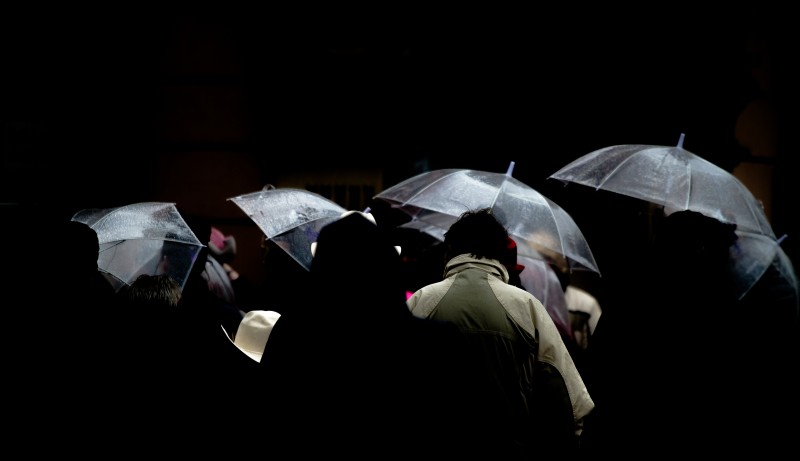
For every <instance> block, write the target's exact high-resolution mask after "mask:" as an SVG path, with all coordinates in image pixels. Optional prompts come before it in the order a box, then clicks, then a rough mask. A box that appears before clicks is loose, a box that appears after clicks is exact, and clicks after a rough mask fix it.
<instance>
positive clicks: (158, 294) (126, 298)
mask: <svg viewBox="0 0 800 461" xmlns="http://www.w3.org/2000/svg"><path fill="white" fill-rule="evenodd" d="M117 297H118V300H119V301H120V303H121V304H123V305H127V306H131V307H138V308H140V309H143V308H152V309H164V308H177V307H178V304H179V302H180V299H181V284H180V283H178V281H177V280H175V279H173V278H172V277H170V276H169V275H167V274H160V275H150V274H142V275H140V276H139V277H137V278H136V280H134V281H133V283H132V284H130V285H126V286H124V287H123V288H122V289H121V290H120V291H119V292H118V293H117Z"/></svg>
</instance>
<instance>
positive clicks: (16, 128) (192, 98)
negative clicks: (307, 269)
mask: <svg viewBox="0 0 800 461" xmlns="http://www.w3.org/2000/svg"><path fill="white" fill-rule="evenodd" d="M750 3H752V5H744V6H741V5H740V6H738V7H732V6H728V7H726V8H728V9H726V10H725V11H716V12H714V13H713V14H710V13H709V14H706V13H698V12H696V11H691V12H689V11H685V10H682V11H681V10H676V9H674V8H671V9H666V8H665V9H663V10H662V9H658V8H657V7H652V8H649V9H642V8H640V9H638V10H632V11H631V10H622V9H614V8H612V7H610V6H608V5H604V6H602V7H586V8H587V9H584V7H580V8H578V7H575V8H566V7H564V8H557V7H548V8H528V9H522V8H520V10H519V11H514V10H501V9H499V8H497V9H492V10H489V11H486V10H476V11H472V10H466V9H463V10H444V9H442V10H439V11H434V10H433V9H432V8H429V9H420V10H417V11H411V10H409V9H398V10H395V11H380V12H378V11H372V10H370V11H359V10H350V11H345V10H331V11H304V12H291V13H287V12H284V11H278V10H276V9H274V8H272V9H270V8H266V9H263V10H253V11H232V9H225V10H223V11H220V10H216V11H193V12H187V11H182V12H179V13H175V12H150V11H96V10H94V9H86V10H85V11H79V10H77V9H74V8H73V9H69V10H65V11H57V10H47V11H30V10H28V11H21V10H20V11H14V10H12V9H11V8H9V9H8V11H7V12H6V14H4V15H3V17H2V26H3V27H2V30H1V31H0V33H1V34H2V39H3V41H2V43H3V50H2V58H1V59H2V60H3V74H4V78H3V80H2V81H3V83H2V96H3V99H2V111H3V112H2V113H3V119H2V121H3V124H2V127H3V142H2V146H1V147H2V163H0V194H2V195H1V196H0V202H2V203H3V204H4V206H37V207H40V208H41V209H42V210H44V211H43V212H52V213H62V214H64V215H65V216H71V214H72V213H74V212H75V211H77V210H79V209H83V208H101V207H111V206H119V205H124V204H128V203H133V202H140V201H169V202H176V203H177V204H178V206H179V208H180V209H181V210H182V211H183V212H184V213H187V214H195V215H200V216H203V217H206V218H209V219H210V220H211V221H212V222H213V223H214V224H215V225H216V226H217V227H219V228H220V229H222V230H223V231H224V232H226V233H229V234H233V235H235V236H236V238H237V242H238V243H239V256H237V262H236V265H237V267H238V268H239V269H240V271H242V272H244V273H245V274H247V273H253V274H254V273H256V272H257V271H258V264H259V254H258V247H257V245H258V237H259V235H260V231H258V229H257V228H255V227H254V226H253V224H252V222H251V221H250V220H249V219H248V218H246V217H245V216H243V214H242V213H241V212H240V210H239V209H238V208H237V207H236V206H235V205H233V204H232V203H231V202H229V201H227V199H228V198H229V197H232V196H235V195H239V194H243V193H247V192H252V191H255V190H258V189H260V188H262V187H264V186H265V185H266V184H273V185H275V186H278V187H301V188H307V189H309V190H313V191H315V192H319V193H321V194H323V195H325V196H327V197H329V198H332V199H334V200H336V201H337V202H339V203H340V204H341V205H343V206H345V207H346V208H349V209H363V207H365V206H366V204H367V202H368V200H369V198H370V197H371V196H372V195H374V194H375V193H377V192H379V191H380V190H382V189H383V188H385V187H388V186H389V185H392V184H394V183H396V182H398V181H400V180H402V179H405V178H407V177H410V176H412V175H414V174H417V173H420V172H423V171H426V170H430V169H436V168H474V169H485V170H491V171H505V170H506V168H507V167H508V164H509V162H510V161H515V162H516V168H515V173H514V176H515V177H517V178H518V179H520V180H522V181H524V182H526V183H528V184H529V185H531V186H533V187H534V188H536V189H537V190H539V191H540V192H542V193H544V194H545V195H547V196H548V197H550V198H553V199H554V200H556V202H558V203H560V204H561V205H562V206H563V207H564V208H565V209H566V210H567V211H568V212H570V213H571V214H573V216H574V217H575V218H576V220H577V222H578V223H579V225H581V224H582V223H581V216H582V215H585V216H586V217H587V218H586V219H590V218H591V219H594V216H593V215H592V214H591V213H592V211H591V210H586V209H583V208H582V207H583V204H581V203H580V202H575V201H567V200H568V199H566V198H565V199H564V200H565V202H559V197H560V196H559V194H560V190H561V188H562V186H561V185H560V184H555V183H554V181H552V180H547V179H546V178H547V176H548V175H549V174H551V173H553V172H554V171H555V170H557V169H558V168H560V167H561V166H563V165H564V164H566V163H567V162H569V161H571V160H572V159H574V158H577V157H579V156H581V155H583V154H586V153H588V152H590V151H593V150H595V149H599V148H602V147H606V146H609V145H614V144H654V145H674V144H675V143H677V141H678V139H679V136H680V134H681V133H686V141H685V143H684V147H685V148H686V149H688V150H690V151H692V152H694V153H696V154H698V155H700V156H702V157H704V158H706V159H708V160H710V161H712V162H714V163H716V164H717V165H719V166H721V167H723V168H725V169H727V170H729V171H732V172H733V173H734V174H736V175H737V176H738V177H739V178H741V179H742V181H743V182H745V184H746V185H747V186H748V187H749V188H750V189H751V191H753V193H754V194H755V195H756V196H757V197H758V198H759V199H760V200H761V201H762V203H763V204H764V206H765V209H766V211H767V213H768V216H769V217H770V219H771V221H772V223H773V227H774V228H775V232H776V234H778V235H779V236H780V235H782V234H789V235H790V236H791V237H790V238H788V239H787V240H786V241H785V242H784V244H783V245H784V248H785V249H786V250H787V253H788V254H789V255H790V256H791V257H793V259H795V258H794V256H795V255H796V254H797V244H796V242H795V240H798V239H800V237H798V236H797V235H795V234H796V232H795V224H794V221H795V219H794V216H792V215H793V212H794V210H796V207H795V205H794V203H793V198H792V197H793V196H794V195H795V194H794V193H792V192H793V185H794V183H795V181H797V179H796V178H795V172H796V169H795V165H796V157H797V144H798V143H797V140H796V138H795V137H794V135H795V134H796V132H797V128H796V127H797V126H798V125H797V122H798V115H797V113H798V105H797V104H798V98H797V94H798V93H797V88H796V85H797V83H796V82H797V81H798V80H797V71H796V69H797V67H798V66H797V62H796V61H797V57H798V56H799V55H798V53H797V51H798V50H797V46H796V45H797V43H798V41H797V33H796V28H795V27H793V25H791V24H789V22H788V16H787V15H786V14H785V11H782V10H776V9H770V7H769V6H763V5H760V4H759V5H757V4H756V3H755V2H750ZM790 26H792V27H790ZM590 207H591V204H590V205H589V208H590ZM3 225H4V226H22V227H24V224H22V223H3ZM587 238H588V239H589V242H590V244H592V245H602V236H592V235H590V236H587Z"/></svg>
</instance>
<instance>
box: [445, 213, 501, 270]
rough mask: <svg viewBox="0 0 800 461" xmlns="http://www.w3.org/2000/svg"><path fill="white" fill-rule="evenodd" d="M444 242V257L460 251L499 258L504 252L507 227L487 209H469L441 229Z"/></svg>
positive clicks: (452, 256)
mask: <svg viewBox="0 0 800 461" xmlns="http://www.w3.org/2000/svg"><path fill="white" fill-rule="evenodd" d="M444 243H445V246H446V250H445V251H446V256H445V257H446V258H447V260H448V261H449V260H450V259H452V258H454V257H456V256H458V255H462V254H469V255H472V256H473V257H475V258H487V259H496V260H498V261H503V260H504V259H505V255H506V254H507V252H508V247H507V245H508V231H507V230H506V228H505V227H504V226H503V225H502V224H501V223H500V221H498V220H497V218H496V217H495V216H494V214H492V211H491V209H489V208H482V209H477V210H470V211H467V212H465V213H463V214H462V215H461V216H460V217H459V218H458V220H457V221H456V222H455V223H453V225H452V226H450V229H448V231H447V232H445V234H444Z"/></svg>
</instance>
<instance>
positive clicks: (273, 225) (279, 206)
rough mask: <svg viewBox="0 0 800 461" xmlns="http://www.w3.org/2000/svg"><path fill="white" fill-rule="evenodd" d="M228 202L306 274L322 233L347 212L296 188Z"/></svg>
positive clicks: (252, 194) (236, 198) (238, 198)
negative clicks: (314, 248) (237, 208)
mask: <svg viewBox="0 0 800 461" xmlns="http://www.w3.org/2000/svg"><path fill="white" fill-rule="evenodd" d="M228 200H230V201H232V202H233V203H235V204H236V205H237V206H238V207H239V208H240V209H241V210H242V211H243V212H244V213H245V214H246V215H247V216H249V217H250V219H252V220H253V222H255V223H256V225H257V226H258V227H259V228H260V229H261V231H262V232H264V235H265V236H266V238H267V239H270V240H272V241H273V242H275V244H277V245H278V246H279V247H280V248H281V249H282V250H283V251H285V252H286V253H288V254H289V255H290V256H291V257H292V258H293V259H294V260H295V261H297V262H298V263H299V264H300V265H301V266H303V267H304V268H306V269H307V270H308V269H310V268H311V260H312V259H313V254H312V253H311V243H313V242H316V241H317V237H318V236H319V231H320V230H321V229H322V227H324V226H325V225H326V224H328V223H330V222H333V221H336V220H337V219H339V217H340V216H341V215H342V214H343V213H345V212H346V211H347V210H346V209H345V208H344V207H342V206H341V205H339V204H338V203H336V202H334V201H332V200H329V199H327V198H325V197H323V196H321V195H319V194H315V193H314V192H311V191H308V190H305V189H294V188H265V189H263V190H260V191H257V192H251V193H248V194H244V195H239V196H236V197H231V198H229V199H228Z"/></svg>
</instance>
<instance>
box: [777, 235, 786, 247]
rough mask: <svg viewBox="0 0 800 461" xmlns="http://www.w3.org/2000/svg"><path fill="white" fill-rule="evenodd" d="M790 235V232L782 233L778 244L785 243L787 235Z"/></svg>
mask: <svg viewBox="0 0 800 461" xmlns="http://www.w3.org/2000/svg"><path fill="white" fill-rule="evenodd" d="M788 236H789V235H788V234H783V235H781V238H779V239H778V245H780V244H781V243H783V241H784V240H786V237H788Z"/></svg>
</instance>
